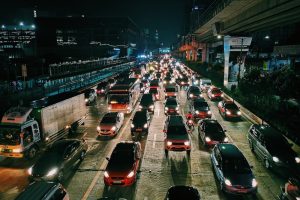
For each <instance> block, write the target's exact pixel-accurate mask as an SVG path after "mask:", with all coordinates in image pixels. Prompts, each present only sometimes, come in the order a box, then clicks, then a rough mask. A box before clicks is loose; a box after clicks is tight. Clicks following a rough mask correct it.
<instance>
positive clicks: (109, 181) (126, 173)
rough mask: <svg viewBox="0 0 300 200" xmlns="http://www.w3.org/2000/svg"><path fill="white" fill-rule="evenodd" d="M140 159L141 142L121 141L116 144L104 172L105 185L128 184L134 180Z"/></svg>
mask: <svg viewBox="0 0 300 200" xmlns="http://www.w3.org/2000/svg"><path fill="white" fill-rule="evenodd" d="M140 159H141V144H140V143H139V142H133V141H123V142H120V143H118V144H117V145H116V147H115V149H114V150H113V152H112V154H111V157H110V158H107V160H108V164H107V167H106V169H105V172H104V183H105V185H106V186H113V185H119V186H130V185H132V184H133V183H135V182H136V178H137V171H138V168H139V164H140Z"/></svg>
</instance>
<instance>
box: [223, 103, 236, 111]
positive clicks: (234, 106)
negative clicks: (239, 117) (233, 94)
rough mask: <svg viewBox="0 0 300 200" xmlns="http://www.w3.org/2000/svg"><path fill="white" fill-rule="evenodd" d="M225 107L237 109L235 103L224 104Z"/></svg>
mask: <svg viewBox="0 0 300 200" xmlns="http://www.w3.org/2000/svg"><path fill="white" fill-rule="evenodd" d="M225 108H227V109H233V110H237V109H238V107H237V106H236V105H235V104H233V103H230V104H226V105H225Z"/></svg>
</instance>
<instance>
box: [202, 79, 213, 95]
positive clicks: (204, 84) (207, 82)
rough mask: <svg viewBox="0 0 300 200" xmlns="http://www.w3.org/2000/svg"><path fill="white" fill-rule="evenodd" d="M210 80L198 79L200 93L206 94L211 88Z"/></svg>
mask: <svg viewBox="0 0 300 200" xmlns="http://www.w3.org/2000/svg"><path fill="white" fill-rule="evenodd" d="M211 85H212V84H211V80H210V79H206V78H202V79H200V89H201V91H202V92H206V91H207V90H208V89H209V88H210V87H211Z"/></svg>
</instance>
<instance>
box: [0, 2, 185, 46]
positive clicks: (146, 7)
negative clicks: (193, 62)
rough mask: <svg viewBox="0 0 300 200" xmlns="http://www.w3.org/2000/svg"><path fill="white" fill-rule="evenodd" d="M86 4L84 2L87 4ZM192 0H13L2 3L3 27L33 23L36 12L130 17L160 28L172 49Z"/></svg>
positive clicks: (152, 30)
mask: <svg viewBox="0 0 300 200" xmlns="http://www.w3.org/2000/svg"><path fill="white" fill-rule="evenodd" d="M83 2H84V3H83ZM189 2H190V1H189V0H82V1H74V0H73V1H71V0H60V1H59V0H41V1H38V0H9V1H4V2H1V4H2V5H1V8H0V24H18V23H19V22H20V21H24V23H32V22H33V9H34V6H35V5H36V6H37V10H38V16H68V15H73V16H80V15H82V14H84V15H85V16H86V17H88V16H129V17H130V18H131V19H132V20H133V21H134V22H136V24H137V25H138V26H139V27H140V28H141V29H142V28H148V29H149V30H150V33H152V34H153V33H154V32H155V30H156V29H157V30H158V32H159V34H160V42H163V43H164V46H169V45H170V44H171V43H172V42H174V41H175V40H176V35H177V34H181V33H182V32H183V29H184V21H185V12H186V10H187V3H189Z"/></svg>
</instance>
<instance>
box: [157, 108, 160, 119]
mask: <svg viewBox="0 0 300 200" xmlns="http://www.w3.org/2000/svg"><path fill="white" fill-rule="evenodd" d="M156 113H157V117H159V113H160V109H159V108H158V109H156Z"/></svg>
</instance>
